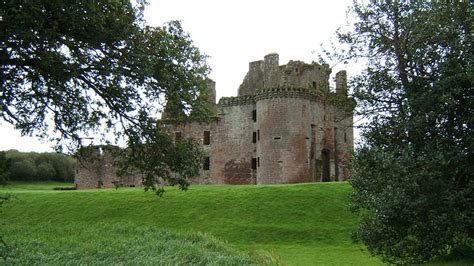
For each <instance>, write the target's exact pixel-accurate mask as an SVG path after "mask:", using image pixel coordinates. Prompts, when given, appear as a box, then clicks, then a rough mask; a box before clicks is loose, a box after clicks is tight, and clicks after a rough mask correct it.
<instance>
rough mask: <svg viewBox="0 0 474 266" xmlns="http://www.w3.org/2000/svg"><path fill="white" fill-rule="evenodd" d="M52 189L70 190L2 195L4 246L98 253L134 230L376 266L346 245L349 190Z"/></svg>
mask: <svg viewBox="0 0 474 266" xmlns="http://www.w3.org/2000/svg"><path fill="white" fill-rule="evenodd" d="M57 186H69V185H65V184H61V183H59V184H58V183H50V184H44V183H42V184H18V183H16V184H13V185H11V186H7V187H5V188H3V191H9V192H10V194H11V195H12V198H11V200H10V201H9V202H8V203H7V204H6V205H4V206H3V215H2V216H4V219H3V220H4V222H5V225H4V226H3V232H2V233H3V234H4V235H5V240H6V241H7V242H10V243H14V244H18V245H20V246H21V242H22V241H27V244H26V245H25V246H28V245H31V243H35V241H39V242H38V243H42V245H45V247H49V248H48V250H49V249H50V250H51V251H50V253H47V254H51V253H53V254H54V252H53V250H56V249H55V248H53V247H56V248H57V249H59V250H61V248H62V247H64V248H65V251H64V252H65V253H66V254H69V253H71V254H74V251H72V250H70V249H68V248H66V247H68V244H66V243H83V242H84V241H85V239H88V238H90V239H91V242H92V243H95V242H97V243H100V244H98V245H99V246H107V245H105V244H104V243H106V242H107V241H110V242H111V245H113V246H114V245H121V244H116V243H113V244H112V242H117V241H118V242H120V243H122V242H121V241H122V240H123V239H131V241H132V242H133V241H135V240H133V239H134V238H133V237H134V236H133V235H134V234H135V233H134V232H133V230H132V231H130V232H129V231H127V232H128V233H126V234H124V236H123V239H122V238H121V237H111V236H113V235H116V234H115V233H114V232H113V231H112V232H109V231H107V230H105V229H104V228H107V226H106V225H111V227H112V228H113V227H114V226H115V227H120V226H124V227H130V225H132V226H131V227H134V228H137V230H143V228H150V229H149V230H151V231H153V230H158V231H160V232H161V231H165V232H170V233H171V234H176V233H177V234H184V235H189V234H191V235H192V234H195V233H198V232H202V233H204V234H209V235H212V236H213V237H216V238H217V239H220V240H222V241H224V242H226V243H227V244H228V245H229V246H231V247H232V248H234V249H237V250H238V251H240V252H242V253H247V254H248V253H249V252H250V253H252V254H253V253H254V252H253V251H255V250H265V251H267V252H269V253H270V254H274V256H275V257H277V258H278V259H279V261H280V262H281V263H282V264H285V265H312V264H364V265H365V264H372V265H375V264H381V261H380V260H379V259H378V258H375V257H372V256H370V255H369V254H368V252H367V251H365V250H364V248H363V247H362V246H361V245H357V244H354V243H353V242H352V241H351V239H350V232H351V230H352V229H353V228H354V227H355V226H356V224H357V217H355V216H354V215H352V214H351V213H349V212H348V211H347V206H346V204H347V196H348V194H349V192H350V190H351V188H350V186H349V185H348V184H347V183H324V184H323V183H319V184H300V185H271V186H270V185H268V186H192V187H191V188H190V190H189V191H187V192H181V191H178V190H176V189H174V188H170V189H168V191H167V192H166V193H165V195H164V197H162V198H158V197H156V196H154V195H153V194H152V193H144V192H143V190H142V189H140V188H135V189H134V188H126V189H125V188H124V189H119V190H115V189H102V190H79V191H54V190H52V188H53V187H57ZM95 228H99V229H95ZM140 228H142V229H140ZM91 230H92V231H91ZM100 232H103V234H101V233H100ZM91 236H92V237H91ZM119 240H120V241H119ZM32 241H33V242H32ZM68 241H69V242H68ZM86 242H87V241H86ZM28 243H30V244H28ZM56 243H62V244H60V245H59V244H56ZM147 243H151V244H150V245H152V244H153V238H145V239H143V245H145V247H144V249H145V250H146V246H147V245H148V244H147ZM70 245H73V246H74V245H75V246H78V244H70ZM91 245H92V244H91ZM94 245H95V244H94ZM79 246H81V245H79ZM82 248H83V249H87V247H86V246H84V247H82ZM89 248H90V249H91V250H92V251H91V252H96V253H97V252H98V251H97V250H96V251H93V250H94V248H91V247H89ZM28 249H31V248H28ZM56 252H57V250H56ZM68 252H69V253H68ZM137 252H139V251H137ZM140 252H141V251H140ZM231 253H232V252H231ZM232 254H233V253H232ZM263 254H265V253H263ZM111 255H113V256H118V257H120V256H119V255H116V254H115V253H111ZM84 263H88V261H85V262H84Z"/></svg>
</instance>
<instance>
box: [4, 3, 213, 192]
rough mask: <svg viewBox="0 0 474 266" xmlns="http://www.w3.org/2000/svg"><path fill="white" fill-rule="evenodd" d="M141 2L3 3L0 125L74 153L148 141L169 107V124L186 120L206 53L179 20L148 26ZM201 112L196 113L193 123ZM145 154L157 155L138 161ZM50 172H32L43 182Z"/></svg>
mask: <svg viewBox="0 0 474 266" xmlns="http://www.w3.org/2000/svg"><path fill="white" fill-rule="evenodd" d="M136 2H138V5H136V6H135V5H134V4H133V3H136ZM145 2H146V1H129V0H125V1H112V0H106V1H73V0H66V1H51V0H38V1H23V0H4V1H0V11H1V14H2V20H1V21H0V26H1V29H2V30H1V32H0V46H1V47H2V49H1V50H0V65H1V68H0V86H1V87H2V91H3V92H4V93H2V94H1V95H0V116H1V118H2V119H3V120H4V121H6V122H8V123H11V124H13V125H14V126H15V127H16V128H17V129H19V130H21V132H22V133H23V134H29V135H33V134H34V135H38V136H40V137H42V138H49V139H51V140H54V141H56V143H57V149H58V150H61V149H62V148H64V147H67V148H69V149H70V150H71V151H75V150H77V149H78V148H80V147H82V146H83V145H84V140H85V139H87V141H89V139H90V137H95V138H97V139H99V141H100V142H101V143H106V144H110V143H114V144H117V143H123V142H126V141H128V144H130V145H132V144H135V143H136V144H137V145H141V144H143V141H151V140H152V139H153V138H152V137H150V136H151V135H152V134H155V133H156V132H157V131H161V130H163V127H161V126H158V124H159V120H158V117H159V116H158V114H159V113H160V112H162V111H163V106H164V102H165V101H168V103H169V105H167V107H168V109H172V111H171V114H172V116H173V117H172V118H175V119H178V120H179V121H185V120H187V119H189V114H190V112H191V109H192V108H193V106H196V102H199V96H200V95H201V94H202V93H203V91H204V90H205V79H206V76H207V74H208V72H209V67H208V65H207V64H206V56H204V55H203V54H201V53H200V51H199V49H198V48H197V47H195V46H194V44H193V42H192V40H191V39H190V37H189V35H188V34H187V33H186V32H185V31H184V30H183V28H182V27H181V24H180V23H179V22H177V21H173V22H170V23H168V24H167V25H166V26H165V27H149V26H146V25H145V24H144V22H143V20H142V12H143V8H144V3H145ZM200 109H202V108H200ZM206 115H207V112H203V111H200V112H194V116H193V118H194V119H201V118H202V119H205V117H204V116H206ZM51 131H53V132H54V134H53V135H49V134H50V132H51ZM106 136H114V139H108V138H107V137H106ZM137 139H141V140H143V141H137ZM148 144H150V145H152V146H154V147H156V146H157V145H155V144H153V143H147V144H146V145H148ZM132 149H135V148H132ZM136 149H141V148H140V147H137V148H136ZM160 151H165V152H166V148H164V149H161V150H160ZM191 153H192V152H191ZM147 155H150V156H154V155H156V153H155V154H153V153H144V154H142V157H143V156H147ZM166 156H167V154H166V153H164V154H163V155H160V156H155V157H153V158H151V157H150V158H144V160H146V161H148V162H151V161H152V160H155V159H158V158H159V159H160V160H162V159H163V158H165V157H166ZM130 162H131V163H132V162H137V165H134V166H133V165H130V167H135V168H137V171H140V170H143V171H145V172H147V175H150V174H152V173H157V172H156V171H155V172H153V171H149V169H139V167H141V166H144V164H142V163H139V162H138V161H137V160H132V161H130ZM156 163H157V164H165V165H166V164H167V162H164V161H157V162H156ZM51 169H52V168H51V167H49V166H47V165H43V166H41V168H40V169H36V170H37V171H38V170H39V172H40V173H39V174H40V175H44V174H45V173H48V174H52V171H51ZM55 169H56V168H55ZM29 170H32V169H29ZM56 171H57V169H56ZM35 174H36V173H35ZM56 174H63V173H56ZM168 176H169V175H155V176H149V177H150V178H148V179H147V180H148V181H153V182H151V183H150V182H146V184H147V186H148V185H149V186H151V187H154V186H157V185H158V184H159V182H161V181H163V180H161V178H167V177H168ZM183 178H184V177H183ZM160 180H161V181H160ZM165 181H169V180H165ZM183 187H184V186H183Z"/></svg>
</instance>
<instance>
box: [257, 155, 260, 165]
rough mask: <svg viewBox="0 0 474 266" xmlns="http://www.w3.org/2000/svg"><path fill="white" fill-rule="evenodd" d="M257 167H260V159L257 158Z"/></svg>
mask: <svg viewBox="0 0 474 266" xmlns="http://www.w3.org/2000/svg"><path fill="white" fill-rule="evenodd" d="M257 167H260V157H257Z"/></svg>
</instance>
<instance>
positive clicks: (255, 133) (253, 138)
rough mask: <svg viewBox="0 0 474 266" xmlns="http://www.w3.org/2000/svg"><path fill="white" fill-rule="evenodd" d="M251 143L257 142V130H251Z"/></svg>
mask: <svg viewBox="0 0 474 266" xmlns="http://www.w3.org/2000/svg"><path fill="white" fill-rule="evenodd" d="M252 143H257V132H253V134H252Z"/></svg>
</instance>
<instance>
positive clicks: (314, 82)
mask: <svg viewBox="0 0 474 266" xmlns="http://www.w3.org/2000/svg"><path fill="white" fill-rule="evenodd" d="M313 88H314V89H316V81H313Z"/></svg>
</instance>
